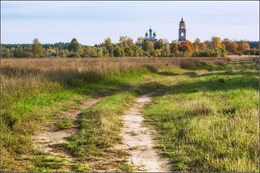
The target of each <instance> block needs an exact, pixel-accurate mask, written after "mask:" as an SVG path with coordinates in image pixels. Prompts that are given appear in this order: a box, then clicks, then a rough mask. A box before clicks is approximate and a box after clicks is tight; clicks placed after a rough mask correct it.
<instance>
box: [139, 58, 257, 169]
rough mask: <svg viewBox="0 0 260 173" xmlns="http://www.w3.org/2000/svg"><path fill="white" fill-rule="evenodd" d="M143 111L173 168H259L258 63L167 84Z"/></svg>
mask: <svg viewBox="0 0 260 173" xmlns="http://www.w3.org/2000/svg"><path fill="white" fill-rule="evenodd" d="M144 112H145V114H146V116H147V118H148V119H149V121H148V122H150V123H151V124H153V125H154V126H155V127H156V129H157V130H158V131H159V133H158V135H157V137H158V140H159V142H158V147H159V148H161V149H162V150H163V151H164V155H165V156H167V157H169V158H171V161H172V163H173V165H174V169H175V170H177V171H189V172H190V171H191V172H202V171H207V172H259V67H258V64H254V63H253V64H249V63H248V61H243V60H242V61H240V64H237V65H236V66H233V65H232V66H229V67H228V68H227V70H224V71H218V72H214V73H210V74H205V75H203V76H201V77H200V78H194V79H192V80H189V81H185V82H182V83H179V84H178V85H175V86H172V87H169V88H167V89H166V90H165V91H163V92H160V93H158V95H157V96H156V97H155V98H154V102H153V103H152V104H150V105H149V106H148V107H147V108H146V110H144Z"/></svg>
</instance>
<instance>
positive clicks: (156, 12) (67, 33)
mask: <svg viewBox="0 0 260 173" xmlns="http://www.w3.org/2000/svg"><path fill="white" fill-rule="evenodd" d="M182 17H183V18H184V21H185V22H186V29H187V39H188V40H190V41H192V42H193V41H194V40H195V39H196V38H200V39H201V41H205V40H210V39H211V37H212V36H218V37H220V38H221V39H224V38H230V39H232V40H241V39H243V40H250V41H251V40H253V41H258V40H259V2H258V1H249V2H248V1H237V2H234V1H230V2H224V1H208V2H205V1H190V2H187V1H186V2H178V1H164V2H161V1H160V2H159V1H157V2H155V1H151V2H149V1H141V2H136V1H121V2H120V1H108V2H105V1H103V2H102V1H97V2H94V1H76V2H75V1H74V2H72V1H56V2H55V1H24V2H22V1H20V2H18V1H16V2H14V1H4V2H3V1H1V43H31V42H32V41H33V39H34V38H38V39H39V41H40V42H41V43H56V42H70V41H71V40H72V38H74V37H75V38H77V40H78V41H79V42H80V43H82V44H84V45H94V44H99V43H102V42H104V39H105V38H107V37H110V38H111V40H112V42H114V43H117V42H118V40H119V36H124V35H127V36H129V37H131V38H133V39H134V41H136V40H137V37H140V36H144V34H145V32H146V31H148V29H149V28H150V27H152V29H153V31H156V33H157V38H162V39H167V40H168V41H169V42H171V41H172V40H175V39H178V26H179V21H180V19H181V18H182Z"/></svg>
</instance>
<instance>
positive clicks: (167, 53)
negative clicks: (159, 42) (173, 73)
mask: <svg viewBox="0 0 260 173" xmlns="http://www.w3.org/2000/svg"><path fill="white" fill-rule="evenodd" d="M164 51H165V53H166V56H169V55H170V53H171V51H170V45H169V43H165V45H164Z"/></svg>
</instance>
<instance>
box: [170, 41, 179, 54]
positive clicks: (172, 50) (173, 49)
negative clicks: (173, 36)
mask: <svg viewBox="0 0 260 173" xmlns="http://www.w3.org/2000/svg"><path fill="white" fill-rule="evenodd" d="M170 49H171V53H176V51H177V50H178V43H177V42H172V43H171V47H170Z"/></svg>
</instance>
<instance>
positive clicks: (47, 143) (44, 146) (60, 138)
mask: <svg viewBox="0 0 260 173" xmlns="http://www.w3.org/2000/svg"><path fill="white" fill-rule="evenodd" d="M99 101H100V100H87V101H85V102H84V103H83V104H82V105H81V106H80V107H81V108H83V109H84V108H85V109H86V108H89V107H91V106H92V105H94V104H96V103H98V102H99ZM80 112H81V111H80V110H78V109H74V110H71V111H69V112H64V113H63V114H62V115H61V116H62V117H66V118H72V119H77V118H78V114H79V113H80ZM77 128H78V127H77V125H74V126H73V127H72V128H70V129H64V130H57V129H56V130H54V129H49V130H47V131H45V132H44V133H42V134H39V135H37V136H35V137H34V140H35V148H36V149H39V150H41V151H43V152H50V153H51V154H52V155H60V156H65V157H66V158H67V159H69V160H71V159H72V158H71V157H70V156H69V155H68V154H66V153H63V152H61V151H59V150H55V148H54V147H52V145H54V144H59V143H62V142H67V141H66V139H65V137H68V136H70V135H72V134H73V133H75V132H76V131H77Z"/></svg>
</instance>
